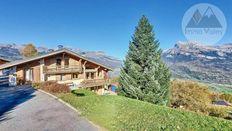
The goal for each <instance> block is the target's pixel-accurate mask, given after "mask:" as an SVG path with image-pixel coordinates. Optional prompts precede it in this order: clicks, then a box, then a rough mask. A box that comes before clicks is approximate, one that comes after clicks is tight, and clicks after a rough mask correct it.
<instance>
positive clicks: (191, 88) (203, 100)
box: [171, 80, 232, 118]
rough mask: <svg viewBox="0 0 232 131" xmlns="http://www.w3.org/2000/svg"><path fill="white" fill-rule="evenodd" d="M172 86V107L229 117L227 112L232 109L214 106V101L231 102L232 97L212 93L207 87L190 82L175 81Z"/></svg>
mask: <svg viewBox="0 0 232 131" xmlns="http://www.w3.org/2000/svg"><path fill="white" fill-rule="evenodd" d="M171 84H172V92H171V106H172V107H174V108H184V109H186V110H190V111H194V112H201V113H204V114H206V115H210V116H215V117H222V118H225V117H228V113H227V111H229V110H232V109H231V108H230V107H224V106H216V105H213V104H212V101H215V100H218V99H222V98H224V99H226V100H230V96H231V95H227V94H223V95H220V94H218V93H215V92H210V91H209V90H208V87H207V86H206V85H203V84H200V83H197V82H193V81H189V80H174V81H172V83H171Z"/></svg>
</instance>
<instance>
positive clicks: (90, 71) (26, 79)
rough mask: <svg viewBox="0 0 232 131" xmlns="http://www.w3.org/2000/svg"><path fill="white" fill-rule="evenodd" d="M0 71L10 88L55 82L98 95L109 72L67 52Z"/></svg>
mask: <svg viewBox="0 0 232 131" xmlns="http://www.w3.org/2000/svg"><path fill="white" fill-rule="evenodd" d="M0 70H2V72H9V74H8V75H9V77H10V80H9V81H10V85H21V84H27V83H33V82H44V81H57V82H58V83H64V84H69V85H73V86H74V87H83V88H90V89H91V90H95V91H97V92H98V93H100V94H101V93H103V92H104V86H107V85H106V82H107V79H108V76H107V72H108V71H110V70H112V69H111V68H109V67H107V66H104V65H102V64H99V63H97V62H94V61H92V60H89V59H87V58H85V57H83V56H81V55H79V54H77V53H75V52H73V51H70V50H68V49H60V50H57V51H54V52H49V53H47V54H44V55H40V56H36V57H32V58H27V59H23V60H17V61H12V62H9V63H6V64H3V65H0ZM6 70H7V71H6ZM11 79H12V80H11Z"/></svg>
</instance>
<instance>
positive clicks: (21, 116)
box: [0, 86, 98, 131]
mask: <svg viewBox="0 0 232 131" xmlns="http://www.w3.org/2000/svg"><path fill="white" fill-rule="evenodd" d="M14 130H17V131H94V130H98V129H97V128H96V127H95V126H94V125H92V124H91V123H90V122H89V121H88V120H86V119H85V118H83V117H81V116H80V115H79V114H77V113H76V112H75V111H73V110H72V109H70V108H69V107H67V106H66V105H64V104H62V103H61V102H59V101H58V100H56V99H55V98H53V97H51V96H49V95H47V94H44V93H42V92H39V91H36V90H34V89H32V88H30V87H26V86H22V87H0V131H14Z"/></svg>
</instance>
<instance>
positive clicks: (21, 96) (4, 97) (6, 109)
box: [0, 86, 35, 123]
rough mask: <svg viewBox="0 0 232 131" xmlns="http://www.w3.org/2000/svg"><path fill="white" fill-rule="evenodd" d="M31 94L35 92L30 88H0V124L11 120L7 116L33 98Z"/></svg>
mask: <svg viewBox="0 0 232 131" xmlns="http://www.w3.org/2000/svg"><path fill="white" fill-rule="evenodd" d="M33 92H35V90H34V89H33V88H31V87H30V86H17V87H7V86H4V87H3V86H0V123H1V122H2V121H6V120H9V119H11V117H10V116H9V114H10V113H11V112H13V111H14V108H15V107H16V106H17V105H19V104H21V103H23V102H25V101H28V100H29V99H31V98H33V97H34V96H35V95H33Z"/></svg>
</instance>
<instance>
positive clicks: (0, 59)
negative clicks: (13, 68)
mask: <svg viewBox="0 0 232 131" xmlns="http://www.w3.org/2000/svg"><path fill="white" fill-rule="evenodd" d="M7 62H10V60H8V59H5V58H2V57H0V65H2V64H5V63H7Z"/></svg>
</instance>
